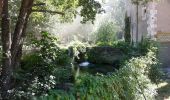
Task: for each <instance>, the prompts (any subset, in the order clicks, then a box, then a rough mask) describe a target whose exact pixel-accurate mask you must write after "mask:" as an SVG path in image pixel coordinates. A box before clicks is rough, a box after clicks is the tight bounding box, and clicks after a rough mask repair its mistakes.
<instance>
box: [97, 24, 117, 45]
mask: <svg viewBox="0 0 170 100" xmlns="http://www.w3.org/2000/svg"><path fill="white" fill-rule="evenodd" d="M95 34H96V44H97V45H111V44H112V43H113V42H114V41H116V40H117V37H116V27H115V25H114V23H113V22H104V23H102V24H101V26H100V27H99V29H98V30H97V32H96V33H95Z"/></svg>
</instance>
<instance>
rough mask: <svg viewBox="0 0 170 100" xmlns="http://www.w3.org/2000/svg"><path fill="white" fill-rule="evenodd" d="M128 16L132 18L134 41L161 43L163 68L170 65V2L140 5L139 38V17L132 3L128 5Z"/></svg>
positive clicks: (162, 0)
mask: <svg viewBox="0 0 170 100" xmlns="http://www.w3.org/2000/svg"><path fill="white" fill-rule="evenodd" d="M127 8H128V10H127V12H128V15H129V16H130V17H131V22H132V23H131V30H132V31H131V35H132V37H133V38H132V39H133V41H136V39H137V38H138V41H140V40H141V38H142V37H143V36H144V37H149V38H152V39H153V38H154V39H157V40H158V41H159V42H160V44H161V45H160V53H159V56H160V60H161V62H162V63H163V66H169V65H170V51H169V50H170V0H160V1H158V2H149V3H148V4H145V5H140V6H139V9H138V12H139V14H138V21H139V24H138V30H139V32H138V37H137V36H136V33H137V32H136V30H137V29H136V28H137V27H136V26H137V23H136V22H137V21H136V19H137V16H136V12H137V10H136V5H134V4H132V3H131V2H129V3H128V5H127Z"/></svg>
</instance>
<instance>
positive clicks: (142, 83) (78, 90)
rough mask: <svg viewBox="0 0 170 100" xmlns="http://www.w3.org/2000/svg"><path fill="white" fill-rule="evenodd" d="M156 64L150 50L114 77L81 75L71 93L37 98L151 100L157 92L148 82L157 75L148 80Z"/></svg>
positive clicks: (65, 92)
mask: <svg viewBox="0 0 170 100" xmlns="http://www.w3.org/2000/svg"><path fill="white" fill-rule="evenodd" d="M157 64H158V60H157V58H156V54H155V52H153V51H152V49H149V52H148V53H147V54H146V55H145V56H140V57H134V58H131V59H130V60H127V61H126V62H125V63H124V65H123V66H122V68H121V69H119V70H117V71H116V72H114V73H110V74H108V75H102V74H97V75H95V76H93V75H90V74H82V75H81V76H79V77H78V78H77V81H76V84H75V86H74V87H72V89H71V90H70V91H61V90H51V91H50V92H49V93H48V95H47V96H41V97H38V100H39V99H40V100H46V99H47V100H53V99H57V100H77V99H80V100H143V99H144V100H152V99H154V96H155V95H156V91H155V90H154V88H153V87H151V86H150V85H151V81H150V79H149V78H152V79H153V80H154V79H157V78H158V77H157V75H155V77H153V76H152V77H150V75H151V72H152V71H151V70H152V67H153V66H155V65H157ZM155 67H156V66H155ZM154 71H158V70H154ZM152 75H153V74H152ZM152 79H151V80H152ZM157 80H158V79H157ZM157 80H156V81H157Z"/></svg>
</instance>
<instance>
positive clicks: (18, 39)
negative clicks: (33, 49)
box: [11, 0, 34, 68]
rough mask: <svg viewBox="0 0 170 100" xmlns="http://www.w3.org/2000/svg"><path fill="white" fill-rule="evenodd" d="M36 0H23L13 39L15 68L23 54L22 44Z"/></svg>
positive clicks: (12, 51)
mask: <svg viewBox="0 0 170 100" xmlns="http://www.w3.org/2000/svg"><path fill="white" fill-rule="evenodd" d="M33 1H34V0H22V4H21V8H20V13H19V16H18V21H17V24H16V27H15V31H14V34H13V40H12V47H11V48H12V49H11V53H12V65H13V68H16V67H17V65H18V64H19V61H20V58H21V56H20V55H21V54H22V45H23V42H24V38H25V35H26V32H25V31H26V26H27V21H28V18H29V15H30V14H31V10H32V6H33Z"/></svg>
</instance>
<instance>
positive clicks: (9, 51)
mask: <svg viewBox="0 0 170 100" xmlns="http://www.w3.org/2000/svg"><path fill="white" fill-rule="evenodd" d="M9 1H10V0H0V5H1V6H0V7H2V16H1V18H2V21H1V28H2V34H1V39H2V53H3V56H2V73H1V96H2V98H3V99H5V100H6V99H8V97H9V95H10V93H9V90H10V89H11V88H12V85H11V83H12V82H11V81H12V80H11V77H12V75H13V72H14V70H15V68H17V66H18V65H19V63H20V59H21V56H22V46H23V42H24V39H25V37H26V34H27V32H26V28H27V23H28V20H29V17H30V15H31V14H32V12H42V13H53V14H60V15H62V16H63V17H66V16H67V17H68V16H70V15H72V16H71V17H74V16H75V15H76V14H77V13H80V15H81V16H82V17H83V20H82V22H83V23H85V22H87V21H92V22H93V21H94V19H95V15H96V13H100V11H101V6H100V4H99V3H98V2H96V1H94V0H48V2H46V3H43V2H45V0H21V3H20V4H21V6H20V11H19V14H18V17H17V19H16V23H15V26H14V31H11V30H10V29H11V28H10V25H11V24H10V20H11V18H10V15H9V11H10V10H11V9H9ZM15 1H17V2H20V0H15ZM48 6H53V7H52V8H55V9H53V10H48V9H47V8H48ZM78 7H82V9H81V11H80V12H77V11H76V8H78ZM56 9H58V10H59V11H57V10H56ZM0 11H1V8H0ZM67 14H69V15H67Z"/></svg>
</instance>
